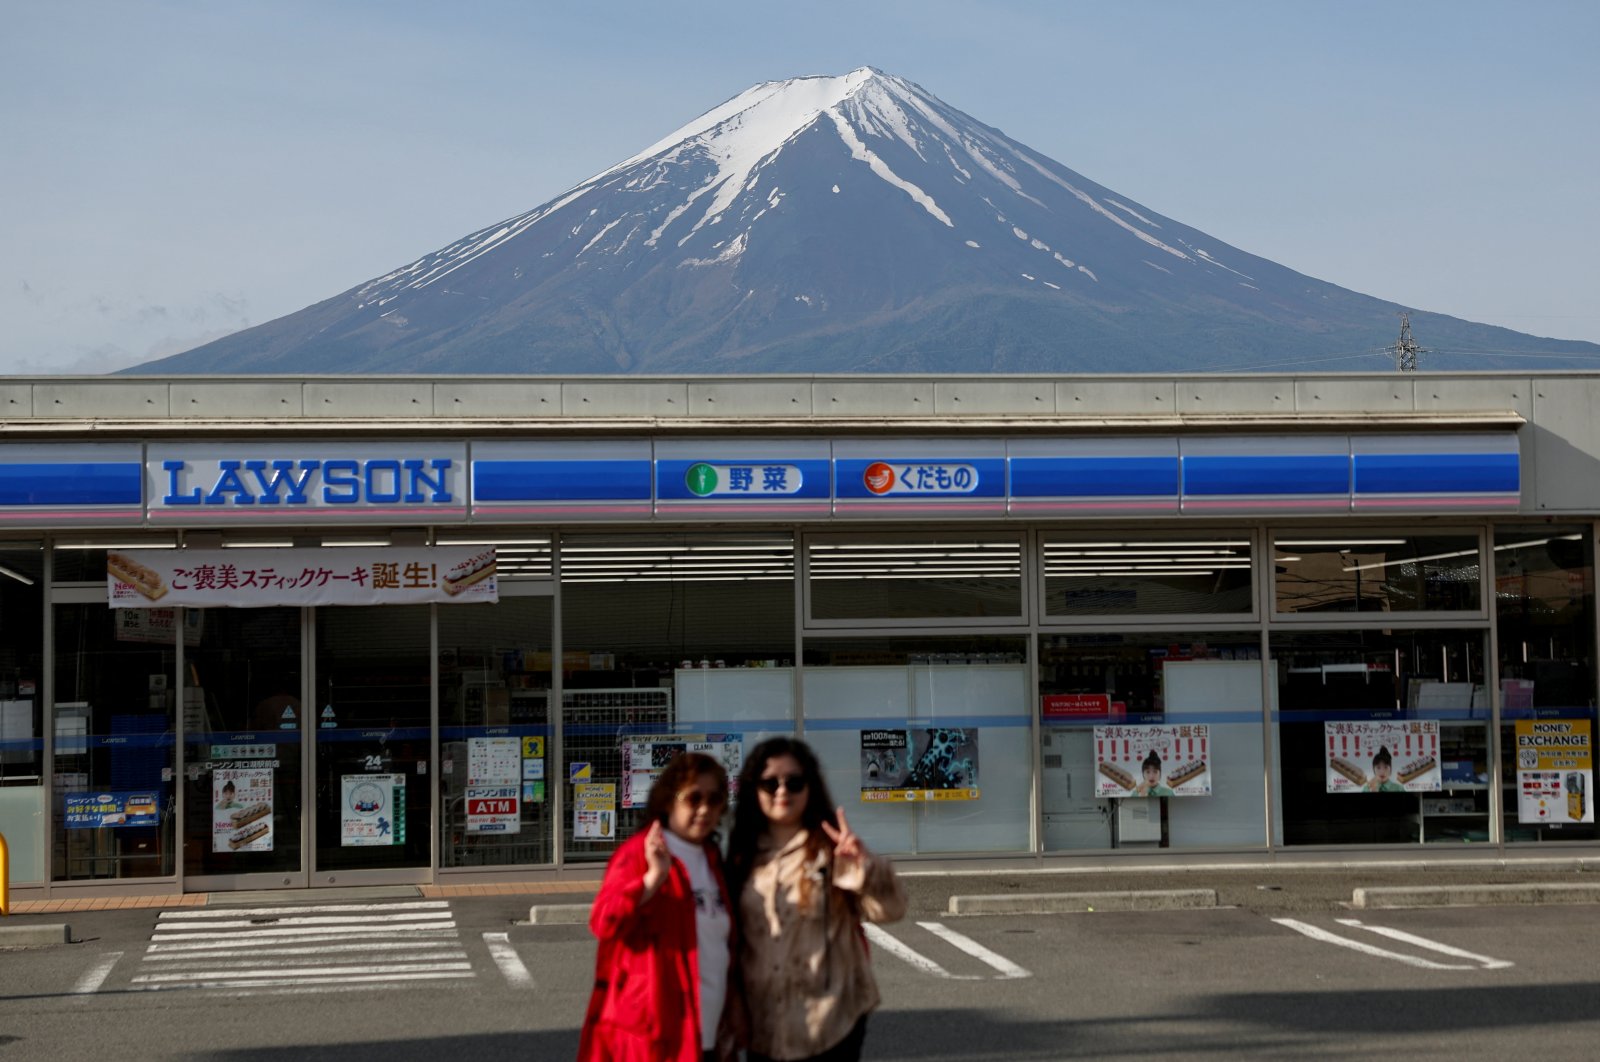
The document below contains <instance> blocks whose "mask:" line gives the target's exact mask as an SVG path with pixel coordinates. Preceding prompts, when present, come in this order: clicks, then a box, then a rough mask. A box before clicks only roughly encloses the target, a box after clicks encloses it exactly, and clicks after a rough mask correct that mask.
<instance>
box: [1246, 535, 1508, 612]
mask: <svg viewBox="0 0 1600 1062" xmlns="http://www.w3.org/2000/svg"><path fill="white" fill-rule="evenodd" d="M1273 545H1274V549H1273V557H1272V565H1273V571H1274V573H1275V578H1274V580H1273V592H1274V601H1275V602H1276V604H1275V607H1276V610H1277V611H1278V612H1279V613H1280V614H1282V613H1300V614H1304V613H1321V612H1481V611H1482V610H1483V598H1482V590H1483V575H1482V568H1483V558H1482V556H1481V550H1480V548H1479V544H1478V536H1477V534H1476V533H1472V532H1459V531H1452V532H1439V533H1437V534H1426V535H1421V534H1394V535H1390V534H1385V533H1382V532H1371V531H1361V532H1358V533H1349V534H1321V533H1304V532H1300V531H1292V532H1290V531H1281V532H1279V533H1278V535H1277V536H1276V539H1275V541H1274V543H1273Z"/></svg>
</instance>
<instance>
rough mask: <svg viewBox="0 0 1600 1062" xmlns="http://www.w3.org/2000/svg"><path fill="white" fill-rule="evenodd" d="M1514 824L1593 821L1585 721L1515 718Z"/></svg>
mask: <svg viewBox="0 0 1600 1062" xmlns="http://www.w3.org/2000/svg"><path fill="white" fill-rule="evenodd" d="M1516 736H1517V821H1518V822H1521V823H1529V824H1542V825H1546V826H1561V825H1564V824H1566V823H1573V822H1593V821H1594V802H1593V800H1592V794H1593V792H1594V748H1593V746H1592V745H1591V744H1590V728H1589V720H1587V719H1518V720H1517V723H1516Z"/></svg>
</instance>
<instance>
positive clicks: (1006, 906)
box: [948, 889, 1217, 915]
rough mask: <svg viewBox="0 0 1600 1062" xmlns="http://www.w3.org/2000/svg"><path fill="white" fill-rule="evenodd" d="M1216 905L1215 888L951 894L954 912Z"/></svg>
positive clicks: (1170, 908) (1056, 911)
mask: <svg viewBox="0 0 1600 1062" xmlns="http://www.w3.org/2000/svg"><path fill="white" fill-rule="evenodd" d="M1215 906H1217V890H1215V889H1148V890H1144V891H1131V892H1129V891H1124V892H1035V893H1007V894H1003V895H998V896H952V897H950V906H949V909H948V910H949V913H950V914H953V915H979V914H986V915H996V914H1025V915H1033V914H1076V913H1078V912H1084V911H1182V910H1190V909H1192V908H1197V907H1215Z"/></svg>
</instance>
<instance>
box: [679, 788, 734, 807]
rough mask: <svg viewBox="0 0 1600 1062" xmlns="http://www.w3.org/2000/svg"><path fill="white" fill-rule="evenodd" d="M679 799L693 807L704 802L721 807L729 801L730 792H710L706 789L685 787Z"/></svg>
mask: <svg viewBox="0 0 1600 1062" xmlns="http://www.w3.org/2000/svg"><path fill="white" fill-rule="evenodd" d="M678 799H679V800H681V801H683V802H684V803H685V804H688V805H689V806H690V807H691V808H697V807H699V806H701V805H702V804H706V805H709V806H711V807H714V808H720V807H721V806H722V805H724V804H726V803H727V802H728V794H726V793H708V792H706V791H705V790H704V789H685V790H684V791H683V792H681V793H679V794H678Z"/></svg>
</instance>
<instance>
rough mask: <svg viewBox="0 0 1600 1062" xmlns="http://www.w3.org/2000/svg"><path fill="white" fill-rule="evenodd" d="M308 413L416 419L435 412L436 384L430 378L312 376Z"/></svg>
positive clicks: (306, 392)
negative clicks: (352, 378)
mask: <svg viewBox="0 0 1600 1062" xmlns="http://www.w3.org/2000/svg"><path fill="white" fill-rule="evenodd" d="M305 404H306V405H305V412H306V416H308V417H317V418H325V417H340V418H344V417H351V418H356V419H371V418H374V417H397V418H407V419H415V418H417V417H426V416H431V415H432V414H433V384H432V383H430V382H429V381H427V380H416V381H412V380H403V381H402V380H383V381H379V380H374V381H373V382H371V383H365V382H361V381H355V380H308V381H307V382H306V385H305Z"/></svg>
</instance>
